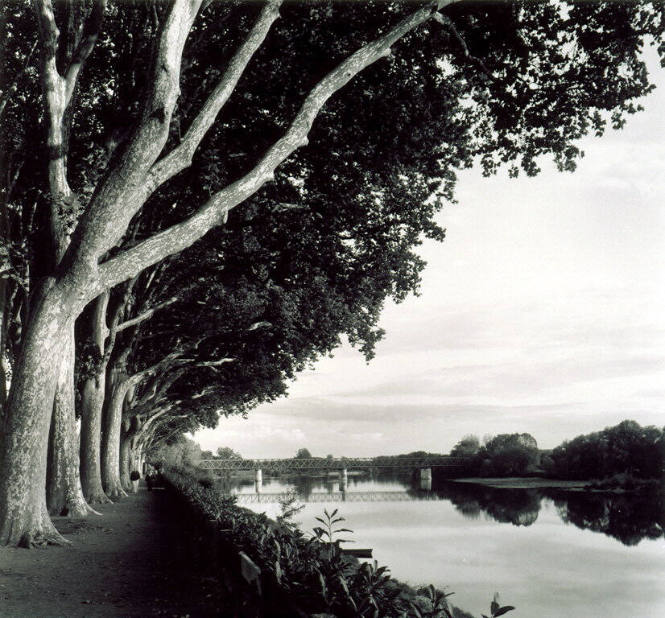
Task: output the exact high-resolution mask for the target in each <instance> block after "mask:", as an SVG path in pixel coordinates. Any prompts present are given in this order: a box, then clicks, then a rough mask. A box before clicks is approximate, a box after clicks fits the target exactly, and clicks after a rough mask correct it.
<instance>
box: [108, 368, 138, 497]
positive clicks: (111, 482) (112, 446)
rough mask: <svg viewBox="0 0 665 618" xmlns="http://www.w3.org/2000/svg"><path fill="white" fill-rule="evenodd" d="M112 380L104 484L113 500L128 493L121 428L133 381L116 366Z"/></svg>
mask: <svg viewBox="0 0 665 618" xmlns="http://www.w3.org/2000/svg"><path fill="white" fill-rule="evenodd" d="M111 382H112V384H111V388H110V391H111V395H110V397H109V398H108V401H107V403H106V405H105V410H104V431H103V433H102V484H103V486H104V491H105V492H106V495H107V496H108V497H109V498H111V499H112V500H113V499H115V498H120V497H122V496H126V495H127V494H126V493H125V491H124V490H123V488H122V484H121V482H120V429H121V425H122V407H123V403H124V401H125V396H126V395H127V392H128V390H129V388H130V386H131V384H132V382H131V379H127V376H126V374H124V371H123V372H122V377H120V376H119V375H118V370H117V368H116V367H114V368H113V369H112V373H111Z"/></svg>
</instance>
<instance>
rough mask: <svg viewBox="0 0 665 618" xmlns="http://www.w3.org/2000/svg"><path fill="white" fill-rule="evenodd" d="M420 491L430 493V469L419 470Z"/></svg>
mask: <svg viewBox="0 0 665 618" xmlns="http://www.w3.org/2000/svg"><path fill="white" fill-rule="evenodd" d="M420 489H422V490H423V491H432V468H421V469H420Z"/></svg>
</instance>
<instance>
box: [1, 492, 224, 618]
mask: <svg viewBox="0 0 665 618" xmlns="http://www.w3.org/2000/svg"><path fill="white" fill-rule="evenodd" d="M170 500H171V498H170V496H169V495H168V493H167V492H166V491H165V490H163V489H161V490H160V489H157V490H154V491H152V492H148V491H147V490H146V489H145V487H143V488H141V489H140V490H139V493H138V494H133V495H130V496H129V497H128V498H124V499H123V500H121V501H120V502H117V503H116V504H111V505H104V506H101V507H99V508H97V510H99V511H101V512H103V516H101V517H98V516H94V515H91V516H90V517H89V518H88V519H87V520H68V519H67V518H55V520H54V521H55V524H56V527H57V528H58V530H59V531H60V532H61V533H62V534H63V535H64V536H65V538H67V539H68V540H70V541H71V542H72V544H71V547H48V548H46V549H31V550H27V549H15V548H0V616H2V617H3V618H4V617H6V616H11V617H14V616H20V617H23V616H26V617H30V618H33V617H42V616H49V617H50V616H63V617H67V618H70V617H77V616H137V617H138V616H178V617H184V616H191V617H195V616H219V615H229V613H228V611H225V609H224V600H223V595H224V592H223V591H222V590H220V586H219V585H218V584H217V581H216V578H215V577H213V573H210V572H206V565H205V564H202V563H201V562H203V561H201V560H200V559H198V560H197V556H196V555H194V554H193V553H192V551H191V549H190V545H191V544H190V543H188V542H187V541H188V539H186V537H185V534H184V532H183V529H184V528H186V527H187V526H186V525H184V524H186V522H179V521H177V516H176V515H174V510H173V509H172V508H171V507H172V505H171V503H170ZM228 594H229V593H228V591H226V595H227V596H228Z"/></svg>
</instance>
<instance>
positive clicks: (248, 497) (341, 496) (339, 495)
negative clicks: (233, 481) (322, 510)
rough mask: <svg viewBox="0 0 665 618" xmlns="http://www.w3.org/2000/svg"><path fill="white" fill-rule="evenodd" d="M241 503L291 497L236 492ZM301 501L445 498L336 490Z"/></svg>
mask: <svg viewBox="0 0 665 618" xmlns="http://www.w3.org/2000/svg"><path fill="white" fill-rule="evenodd" d="M234 495H235V496H237V498H238V503H239V504H264V503H266V504H272V503H278V502H279V501H280V500H284V499H285V498H289V497H291V494H285V493H254V494H234ZM298 500H299V501H300V502H308V503H309V502H312V503H316V504H320V503H326V502H411V501H414V500H423V501H425V500H427V501H434V500H443V498H441V497H440V496H439V495H438V494H437V493H436V492H427V491H423V492H406V491H335V492H332V493H328V492H318V493H311V494H309V495H308V496H306V497H300V496H298Z"/></svg>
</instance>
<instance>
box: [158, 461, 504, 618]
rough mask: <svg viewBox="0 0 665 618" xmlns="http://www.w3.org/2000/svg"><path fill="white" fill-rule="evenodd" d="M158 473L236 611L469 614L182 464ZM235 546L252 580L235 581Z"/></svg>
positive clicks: (351, 616) (343, 617) (353, 616)
mask: <svg viewBox="0 0 665 618" xmlns="http://www.w3.org/2000/svg"><path fill="white" fill-rule="evenodd" d="M164 477H165V481H166V486H167V488H168V489H171V490H172V491H174V492H175V494H176V495H177V496H178V499H179V501H180V505H181V508H183V509H184V510H186V511H188V512H189V518H190V521H193V522H196V523H195V529H196V530H197V532H196V535H197V536H198V539H199V541H200V543H201V544H202V545H203V546H204V547H205V551H206V553H207V556H206V559H209V560H214V561H216V563H217V564H219V566H220V571H219V572H220V577H222V579H223V580H224V581H223V582H222V584H223V585H226V586H228V587H230V588H233V594H234V595H239V596H240V597H242V604H243V606H244V607H245V609H246V612H244V614H243V615H270V616H278V615H283V616H290V617H296V616H311V615H316V614H332V615H334V616H338V617H340V618H347V617H348V618H357V617H359V616H395V617H399V616H405V617H406V616H408V617H411V616H414V617H418V618H421V617H422V618H424V617H428V618H457V617H460V618H464V617H466V616H469V615H468V614H465V613H464V612H461V611H459V610H457V609H456V608H452V607H450V606H449V605H448V603H447V601H446V595H445V594H444V593H443V592H441V591H440V590H437V589H436V588H434V587H433V586H428V587H425V588H421V589H418V590H414V589H413V588H410V587H409V586H406V585H405V584H402V583H401V582H398V581H397V580H395V579H393V578H392V577H390V574H389V572H388V570H387V569H386V568H385V567H377V565H376V563H374V564H370V563H359V562H358V560H356V559H354V558H351V557H349V556H345V555H343V554H342V551H341V550H340V547H339V542H333V543H329V542H326V541H327V540H328V539H327V538H326V536H325V534H323V535H322V534H321V533H319V534H318V535H315V536H314V537H312V538H308V537H307V536H305V534H303V533H302V532H301V531H300V530H298V529H297V528H294V527H292V526H286V525H281V524H278V523H277V522H274V521H272V520H270V519H269V518H268V517H266V516H265V515H264V514H257V513H254V512H252V511H249V510H247V509H243V508H240V507H238V506H237V505H236V504H235V498H234V497H230V496H224V495H222V494H220V493H219V492H217V491H215V489H214V488H213V487H210V486H209V483H201V482H199V481H198V480H197V479H196V478H194V477H193V476H191V475H190V474H189V473H187V472H186V471H183V470H177V469H173V468H171V469H168V470H165V471H164ZM206 485H208V486H206ZM240 552H244V553H245V554H246V555H247V556H249V558H251V560H252V561H253V562H254V563H255V564H256V565H257V566H258V567H259V568H260V570H261V575H260V578H259V581H258V585H255V584H247V583H246V582H244V581H240V578H239V577H238V575H239V573H240V568H241V567H240V558H239V555H240ZM259 589H260V591H259ZM511 609H512V608H511ZM501 610H504V611H503V612H502V613H506V611H508V608H507V607H504V608H501V607H499V605H498V603H496V601H495V602H493V603H492V607H491V609H490V612H491V615H492V616H495V615H496V616H498V615H501V614H500V613H495V612H499V611H501Z"/></svg>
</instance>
